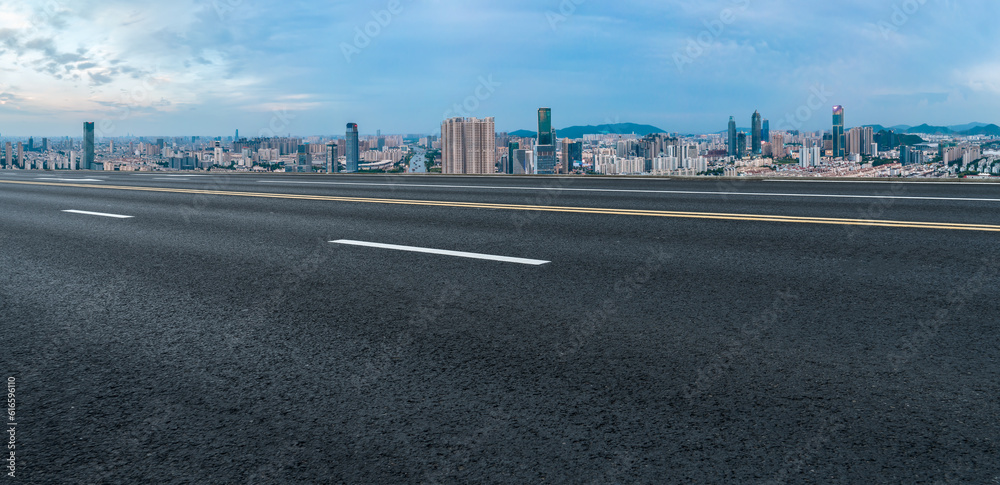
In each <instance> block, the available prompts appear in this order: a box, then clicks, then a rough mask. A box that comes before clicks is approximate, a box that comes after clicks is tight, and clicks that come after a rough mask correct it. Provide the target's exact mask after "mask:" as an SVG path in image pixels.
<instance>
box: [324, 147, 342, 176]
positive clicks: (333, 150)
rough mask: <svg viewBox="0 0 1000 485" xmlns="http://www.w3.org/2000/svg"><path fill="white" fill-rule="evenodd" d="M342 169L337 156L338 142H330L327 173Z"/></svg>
mask: <svg viewBox="0 0 1000 485" xmlns="http://www.w3.org/2000/svg"><path fill="white" fill-rule="evenodd" d="M339 171H340V161H339V160H338V157H337V144H336V143H334V142H330V143H327V144H326V173H337V172H339Z"/></svg>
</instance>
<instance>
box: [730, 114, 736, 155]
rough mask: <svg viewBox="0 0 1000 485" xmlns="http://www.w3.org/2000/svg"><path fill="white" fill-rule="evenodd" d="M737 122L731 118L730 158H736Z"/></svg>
mask: <svg viewBox="0 0 1000 485" xmlns="http://www.w3.org/2000/svg"><path fill="white" fill-rule="evenodd" d="M736 148H737V147H736V120H735V119H734V118H733V117H732V116H730V117H729V156H730V157H734V158H735V157H736Z"/></svg>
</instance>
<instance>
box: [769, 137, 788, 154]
mask: <svg viewBox="0 0 1000 485" xmlns="http://www.w3.org/2000/svg"><path fill="white" fill-rule="evenodd" d="M770 140H771V156H772V157H774V159H776V160H781V159H783V158H785V135H783V134H781V133H775V134H773V135H771V138H770Z"/></svg>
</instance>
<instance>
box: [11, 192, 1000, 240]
mask: <svg viewBox="0 0 1000 485" xmlns="http://www.w3.org/2000/svg"><path fill="white" fill-rule="evenodd" d="M0 184H14V185H43V186H50V187H77V188H86V189H107V190H128V191H137V192H167V193H174V194H194V195H216V196H230V197H257V198H267V199H297V200H320V201H330V202H356V203H365V204H394V205H416V206H431V207H461V208H469V209H496V210H517V211H536V212H562V213H574V214H602V215H619V216H643V217H672V218H678V219H712V220H721V221H754V222H786V223H799V224H830V225H840V226H869V227H897V228H916V229H945V230H953V231H985V232H1000V226H998V225H989V224H956V223H947V222H914V221H887V220H877V219H840V218H827V217H795V216H774V215H760V214H726V213H717V212H678V211H658V210H639V209H601V208H594V207H559V206H548V205H518V204H488V203H481V202H450V201H439V200H407V199H380V198H370V197H337V196H327V195H298V194H278V193H269V192H234V191H227V190H198V189H180V188H167V187H136V186H127V185H92V184H72V183H55V182H22V181H15V180H0Z"/></svg>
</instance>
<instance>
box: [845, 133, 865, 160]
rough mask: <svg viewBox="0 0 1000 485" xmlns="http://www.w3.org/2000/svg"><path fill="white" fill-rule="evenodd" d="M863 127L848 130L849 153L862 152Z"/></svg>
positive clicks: (858, 153) (857, 153)
mask: <svg viewBox="0 0 1000 485" xmlns="http://www.w3.org/2000/svg"><path fill="white" fill-rule="evenodd" d="M861 148H862V146H861V128H851V129H850V130H847V154H848V155H860V154H861Z"/></svg>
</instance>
